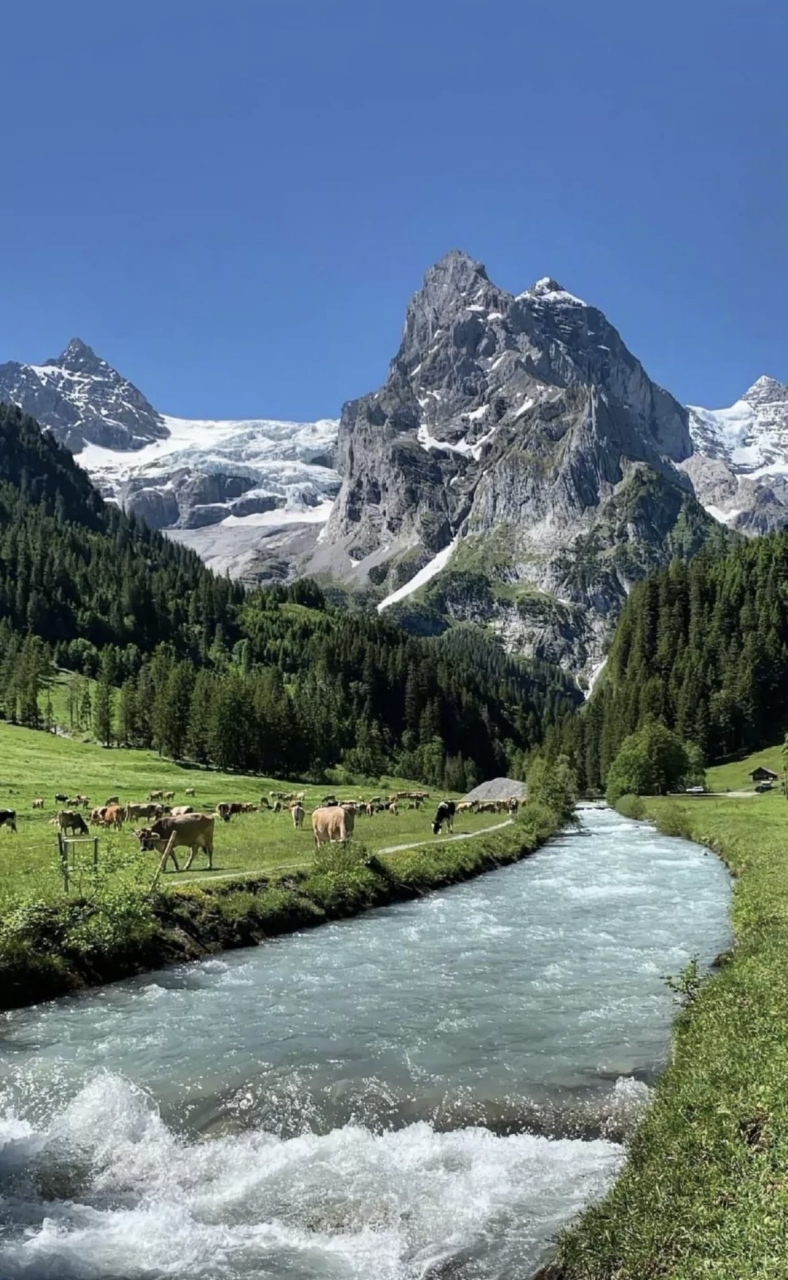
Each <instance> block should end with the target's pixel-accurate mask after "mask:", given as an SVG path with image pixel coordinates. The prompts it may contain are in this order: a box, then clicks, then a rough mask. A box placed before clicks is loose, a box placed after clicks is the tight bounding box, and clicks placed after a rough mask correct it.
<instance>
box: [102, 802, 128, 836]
mask: <svg viewBox="0 0 788 1280" xmlns="http://www.w3.org/2000/svg"><path fill="white" fill-rule="evenodd" d="M101 821H102V823H103V824H104V826H105V827H114V828H115V830H116V831H120V830H121V829H122V827H123V809H122V808H121V806H120V805H119V804H107V805H105V806H104V808H103V809H102V811H101Z"/></svg>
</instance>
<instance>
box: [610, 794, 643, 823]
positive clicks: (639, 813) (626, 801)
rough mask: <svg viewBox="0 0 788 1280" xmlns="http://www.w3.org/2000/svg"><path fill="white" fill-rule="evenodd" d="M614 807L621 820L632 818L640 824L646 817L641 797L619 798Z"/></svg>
mask: <svg viewBox="0 0 788 1280" xmlns="http://www.w3.org/2000/svg"><path fill="white" fill-rule="evenodd" d="M615 807H616V809H617V810H618V812H619V813H620V814H621V816H622V818H634V819H635V821H636V822H640V821H641V820H642V819H643V818H645V816H646V803H645V801H644V800H643V799H642V797H641V796H619V798H618V800H616V803H615Z"/></svg>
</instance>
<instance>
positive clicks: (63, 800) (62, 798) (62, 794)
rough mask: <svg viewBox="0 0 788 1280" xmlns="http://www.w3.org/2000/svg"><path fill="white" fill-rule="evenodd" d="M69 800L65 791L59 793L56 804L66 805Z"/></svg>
mask: <svg viewBox="0 0 788 1280" xmlns="http://www.w3.org/2000/svg"><path fill="white" fill-rule="evenodd" d="M67 800H68V796H67V795H66V793H65V791H58V793H57V795H56V796H55V804H66V802H67Z"/></svg>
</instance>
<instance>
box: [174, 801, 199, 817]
mask: <svg viewBox="0 0 788 1280" xmlns="http://www.w3.org/2000/svg"><path fill="white" fill-rule="evenodd" d="M170 813H171V814H172V816H173V818H182V817H183V816H184V814H186V813H194V809H193V807H192V806H191V805H190V804H176V805H173V807H172V809H171V810H170Z"/></svg>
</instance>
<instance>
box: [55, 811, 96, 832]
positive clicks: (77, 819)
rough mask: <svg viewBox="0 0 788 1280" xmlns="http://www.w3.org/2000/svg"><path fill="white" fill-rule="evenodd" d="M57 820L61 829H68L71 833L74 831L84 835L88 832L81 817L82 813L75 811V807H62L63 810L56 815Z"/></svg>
mask: <svg viewBox="0 0 788 1280" xmlns="http://www.w3.org/2000/svg"><path fill="white" fill-rule="evenodd" d="M57 822H58V826H59V827H60V830H61V831H70V832H71V833H72V835H73V834H74V832H76V834H77V835H80V836H86V835H88V834H89V833H88V824H87V823H86V821H85V819H84V818H83V817H82V814H81V813H77V811H76V809H63V811H62V812H61V813H59V814H58V815H57Z"/></svg>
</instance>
